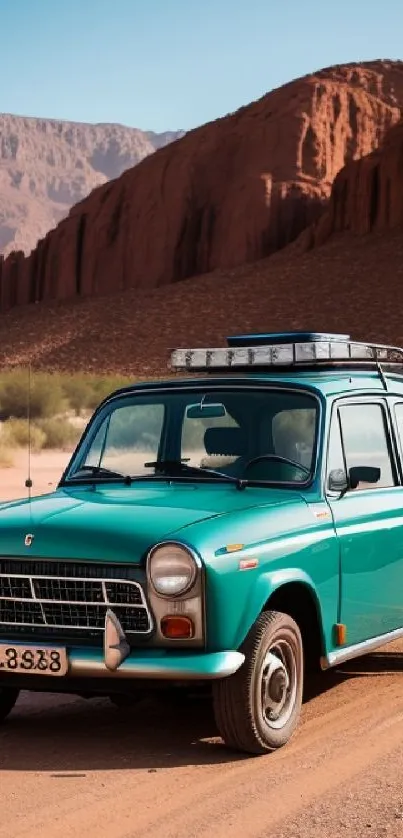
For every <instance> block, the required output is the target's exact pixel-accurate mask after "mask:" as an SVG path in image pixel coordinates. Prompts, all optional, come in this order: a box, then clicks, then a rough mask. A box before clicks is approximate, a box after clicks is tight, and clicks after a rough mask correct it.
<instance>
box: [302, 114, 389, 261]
mask: <svg viewBox="0 0 403 838" xmlns="http://www.w3.org/2000/svg"><path fill="white" fill-rule="evenodd" d="M399 227H400V228H402V227H403V120H401V121H400V122H398V123H397V124H396V125H394V126H393V128H391V129H390V130H389V132H388V133H387V135H386V137H385V139H384V141H383V143H382V146H381V148H379V149H377V150H376V151H374V152H372V154H369V155H367V156H366V157H364V158H362V159H361V160H355V161H352V162H350V163H348V164H347V165H346V166H345V167H344V168H343V169H342V170H341V171H340V172H339V174H338V175H337V177H336V178H335V181H334V184H333V188H332V192H331V197H330V201H329V204H328V207H327V209H326V211H325V212H324V214H323V215H322V216H321V218H320V219H319V220H318V221H317V222H316V223H314V224H312V225H311V226H310V227H308V228H307V230H305V231H304V232H303V233H302V234H301V236H300V238H299V240H298V243H297V245H298V248H300V249H301V250H309V249H310V248H311V247H315V246H319V245H321V244H324V242H325V241H327V239H328V238H329V237H330V236H331V235H332V234H333V233H340V232H347V231H350V232H352V233H356V234H361V235H364V234H367V233H371V232H381V231H387V230H391V231H392V230H394V229H396V228H399Z"/></svg>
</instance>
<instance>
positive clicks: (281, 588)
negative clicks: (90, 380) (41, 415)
mask: <svg viewBox="0 0 403 838" xmlns="http://www.w3.org/2000/svg"><path fill="white" fill-rule="evenodd" d="M172 365H173V367H174V368H175V369H177V370H178V369H182V370H185V371H186V375H184V376H183V377H181V378H179V377H171V378H169V379H168V380H167V381H162V382H159V383H156V382H148V383H144V384H140V385H133V386H131V387H127V388H125V389H121V390H119V391H116V392H114V393H112V394H111V395H110V396H109V397H108V398H107V399H105V400H104V401H103V402H102V404H101V405H100V406H99V408H98V409H97V410H96V411H95V413H94V416H93V417H92V419H91V421H90V422H89V424H88V426H87V428H86V430H85V432H84V434H83V437H82V439H81V441H80V443H79V445H78V447H77V449H76V451H75V452H74V454H73V456H72V458H71V461H70V463H69V465H68V467H67V469H66V471H65V473H64V474H63V476H62V478H61V480H60V483H59V485H58V487H57V489H56V491H54V492H52V493H51V494H48V495H45V496H42V497H35V498H28V499H26V500H21V501H18V502H10V503H4V504H2V505H1V507H0V717H1V718H3V719H4V718H5V717H6V715H7V714H8V713H9V712H10V711H11V710H12V708H13V706H14V704H15V702H16V700H17V697H18V692H19V690H21V689H30V690H35V691H42V690H46V689H49V690H51V691H52V692H55V691H60V692H74V693H78V694H82V695H94V694H104V695H110V696H111V697H113V696H114V697H115V700H118V696H119V695H122V696H123V695H128V696H130V695H135V693H136V690H139V689H140V688H143V687H144V686H145V685H146V686H148V687H154V686H155V687H156V686H158V685H160V686H161V684H162V685H164V686H168V685H169V686H170V687H172V688H174V687H178V686H186V685H189V682H192V685H194V686H199V685H200V687H203V689H206V687H207V688H209V689H211V692H212V698H213V703H214V710H215V717H216V721H217V725H218V728H219V730H220V732H221V734H222V736H223V739H224V740H225V742H226V743H227V744H228V745H229V746H231V747H233V748H236V749H239V750H242V751H245V752H248V753H251V754H261V753H265V752H267V751H271V750H273V749H275V748H278V747H279V746H281V745H284V744H285V743H286V742H287V741H288V739H289V738H290V736H291V735H292V733H293V731H294V730H295V728H296V726H297V723H298V718H299V714H300V708H301V701H302V692H303V683H304V676H305V673H306V672H307V671H308V670H309V669H310V668H311V667H315V666H319V665H320V666H321V667H322V669H326V668H328V667H331V666H335V665H337V664H339V663H341V662H343V661H346V660H348V659H350V658H353V657H354V656H357V655H360V654H362V653H364V652H366V651H369V650H372V649H374V648H376V647H377V646H380V645H381V644H383V643H385V642H386V641H389V640H393V639H395V638H397V637H400V636H403V596H402V579H403V486H402V480H403V448H402V443H403V377H402V372H401V370H402V365H403V350H401V349H398V348H393V347H385V346H379V345H374V344H363V343H358V342H354V341H351V340H350V338H349V337H348V336H344V335H327V334H318V333H285V334H281V335H273V334H259V335H239V336H235V337H232V338H228V339H227V346H226V347H223V348H213V349H190V350H186V349H178V350H175V351H174V352H173V354H172ZM189 373H190V374H189Z"/></svg>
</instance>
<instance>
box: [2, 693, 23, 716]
mask: <svg viewBox="0 0 403 838" xmlns="http://www.w3.org/2000/svg"><path fill="white" fill-rule="evenodd" d="M19 694H20V691H19V690H14V689H9V688H8V687H0V722H2V721H3V720H4V719H5V718H6V717H7V716H8V714H9V713H11V711H12V709H13V707H14V705H15V703H16V701H17V698H18V696H19Z"/></svg>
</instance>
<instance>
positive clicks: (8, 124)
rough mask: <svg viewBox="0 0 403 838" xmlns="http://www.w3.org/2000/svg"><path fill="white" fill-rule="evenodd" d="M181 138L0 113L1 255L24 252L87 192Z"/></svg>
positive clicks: (175, 133)
mask: <svg viewBox="0 0 403 838" xmlns="http://www.w3.org/2000/svg"><path fill="white" fill-rule="evenodd" d="M183 135H184V131H165V132H164V133H161V134H157V133H154V132H152V131H140V130H139V129H137V128H127V127H126V126H124V125H114V124H99V125H91V124H86V123H79V122H64V121H63V122H62V121H58V120H53V119H37V118H32V117H23V116H12V115H11V114H0V253H4V254H8V253H10V252H11V251H12V250H23V251H24V252H25V253H29V252H30V251H31V250H32V249H33V248H34V247H35V245H36V243H37V241H38V239H40V238H42V237H43V236H44V235H45V234H46V233H47V232H48V231H49V230H50V229H51V228H52V227H54V226H55V225H56V224H57V223H58V222H59V221H60V220H61V219H62V218H64V217H65V216H66V215H67V213H68V211H69V209H70V207H71V206H72V205H73V204H76V203H77V202H78V201H81V200H82V199H83V198H85V197H86V196H87V195H88V194H89V192H91V190H92V189H94V188H95V187H96V186H100V185H101V184H103V183H106V182H107V181H108V180H111V179H113V178H116V177H119V175H121V174H122V172H124V171H125V170H126V169H130V168H132V167H133V166H135V165H136V164H137V163H139V162H140V161H141V160H143V159H144V158H145V157H147V156H148V155H149V154H152V153H153V152H154V151H156V150H157V149H158V148H162V147H163V146H165V145H167V144H168V143H171V142H173V141H174V140H176V139H179V138H180V137H182V136H183Z"/></svg>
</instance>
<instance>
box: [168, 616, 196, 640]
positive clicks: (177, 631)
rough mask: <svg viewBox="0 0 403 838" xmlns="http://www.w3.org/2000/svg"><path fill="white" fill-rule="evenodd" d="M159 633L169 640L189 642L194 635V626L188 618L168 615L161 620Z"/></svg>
mask: <svg viewBox="0 0 403 838" xmlns="http://www.w3.org/2000/svg"><path fill="white" fill-rule="evenodd" d="M161 632H162V634H163V635H164V637H167V638H168V639H169V640H189V639H190V638H191V637H193V635H194V626H193V623H192V620H191V619H190V618H189V617H176V616H174V615H171V614H170V615H168V616H167V617H163V618H162V620H161Z"/></svg>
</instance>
